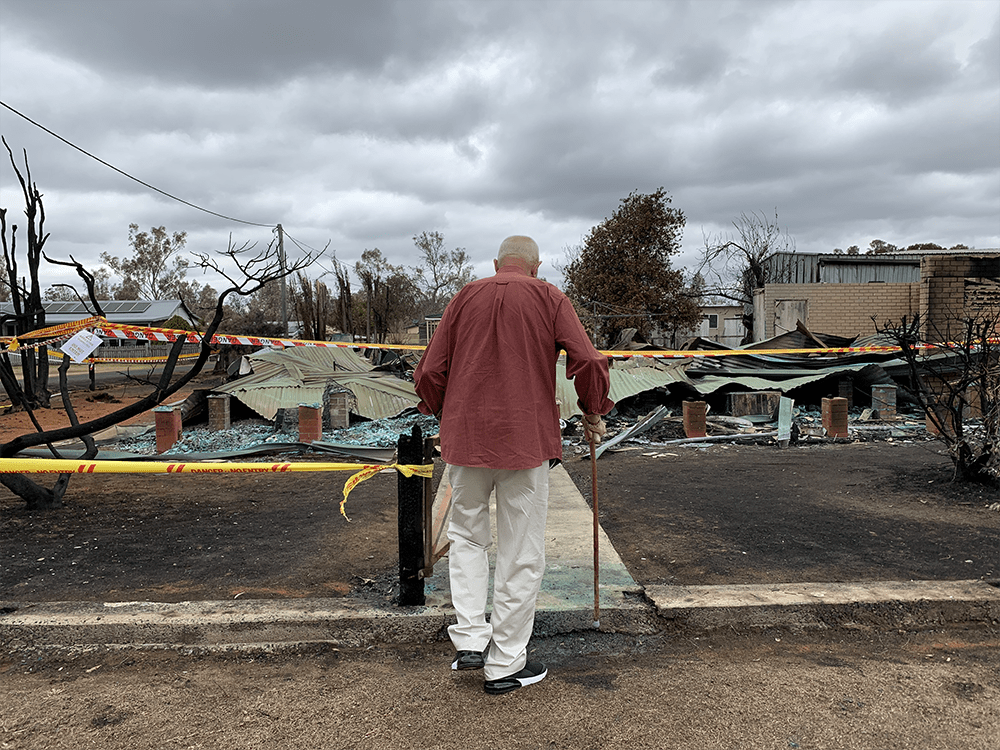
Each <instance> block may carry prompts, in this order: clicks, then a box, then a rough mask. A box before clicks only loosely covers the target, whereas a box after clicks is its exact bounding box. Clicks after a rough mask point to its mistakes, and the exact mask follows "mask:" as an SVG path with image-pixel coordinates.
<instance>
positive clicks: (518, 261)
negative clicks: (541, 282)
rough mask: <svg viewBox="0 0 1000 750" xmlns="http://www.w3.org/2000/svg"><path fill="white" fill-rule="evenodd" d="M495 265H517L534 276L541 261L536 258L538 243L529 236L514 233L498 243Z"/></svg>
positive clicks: (498, 266)
mask: <svg viewBox="0 0 1000 750" xmlns="http://www.w3.org/2000/svg"><path fill="white" fill-rule="evenodd" d="M495 265H496V267H497V268H498V269H499V268H501V267H502V266H511V265H513V266H519V267H520V268H523V269H524V270H525V271H527V272H528V273H530V274H531V275H532V276H534V275H535V274H536V273H537V272H538V267H539V266H540V265H541V261H539V260H538V245H537V244H536V243H535V241H534V240H533V239H531V237H525V236H523V235H519V234H516V235H514V236H513V237H508V238H507V239H505V240H504V241H503V242H501V243H500V250H499V251H498V252H497V259H496V261H495Z"/></svg>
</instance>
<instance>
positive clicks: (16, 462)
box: [0, 458, 434, 521]
mask: <svg viewBox="0 0 1000 750" xmlns="http://www.w3.org/2000/svg"><path fill="white" fill-rule="evenodd" d="M386 469H395V470H396V471H398V472H399V473H400V474H402V475H403V476H404V477H412V476H414V475H416V476H419V477H431V476H433V475H434V464H342V463H319V462H316V463H305V462H303V463H280V464H267V463H210V464H209V463H166V462H164V461H77V460H73V459H66V458H0V474H272V473H279V474H280V473H285V472H292V471H353V472H355V473H354V474H352V475H351V476H350V478H348V480H347V482H345V483H344V499H343V500H341V501H340V514H341V515H342V516H343V517H344V518H347V513H346V512H345V510H344V508H345V506H346V504H347V497H348V495H350V494H351V490H353V489H354V488H355V487H357V486H358V485H359V484H360V483H361V482H363V481H365V480H366V479H371V478H372V477H373V476H375V475H376V474H378V473H379V472H381V471H384V470H386ZM347 520H348V521H350V520H351V519H350V518H347Z"/></svg>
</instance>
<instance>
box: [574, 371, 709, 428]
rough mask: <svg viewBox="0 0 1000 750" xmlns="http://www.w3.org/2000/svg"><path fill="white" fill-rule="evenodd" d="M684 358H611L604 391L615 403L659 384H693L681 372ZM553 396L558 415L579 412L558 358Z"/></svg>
mask: <svg viewBox="0 0 1000 750" xmlns="http://www.w3.org/2000/svg"><path fill="white" fill-rule="evenodd" d="M687 364H688V363H686V362H671V363H664V362H656V361H654V360H628V361H627V362H615V363H614V366H613V367H612V368H611V391H610V393H609V394H608V398H610V399H611V400H612V401H614V402H615V403H618V402H619V401H622V400H624V399H626V398H630V397H632V396H636V395H638V394H640V393H643V392H644V391H651V390H654V389H656V388H663V387H665V386H667V385H670V384H671V383H684V384H686V385H688V386H691V387H692V388H693V387H695V386H694V384H693V383H692V382H691V380H689V379H688V377H687V376H686V375H685V374H684V368H685V367H686V366H687ZM556 398H557V399H559V416H560V417H561V418H562V419H569V418H570V417H572V416H574V415H577V414H580V413H581V412H580V409H579V407H578V406H577V405H576V398H577V397H576V391H575V390H574V389H573V381H571V380H567V378H566V361H565V359H564V358H560V359H559V362H558V363H557V364H556Z"/></svg>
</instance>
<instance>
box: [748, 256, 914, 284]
mask: <svg viewBox="0 0 1000 750" xmlns="http://www.w3.org/2000/svg"><path fill="white" fill-rule="evenodd" d="M766 266H767V270H768V277H769V279H770V283H773V284H870V283H877V282H884V283H887V284H913V283H917V282H919V281H920V258H919V257H916V258H915V257H913V255H905V256H899V255H872V256H868V255H834V254H826V253H823V254H820V253H816V254H812V253H775V254H774V255H773V256H771V257H770V258H769V259H768V260H767V263H766Z"/></svg>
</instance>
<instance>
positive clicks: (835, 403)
mask: <svg viewBox="0 0 1000 750" xmlns="http://www.w3.org/2000/svg"><path fill="white" fill-rule="evenodd" d="M823 429H825V430H826V434H827V435H828V436H829V437H834V438H838V437H847V399H846V398H824V399H823Z"/></svg>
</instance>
